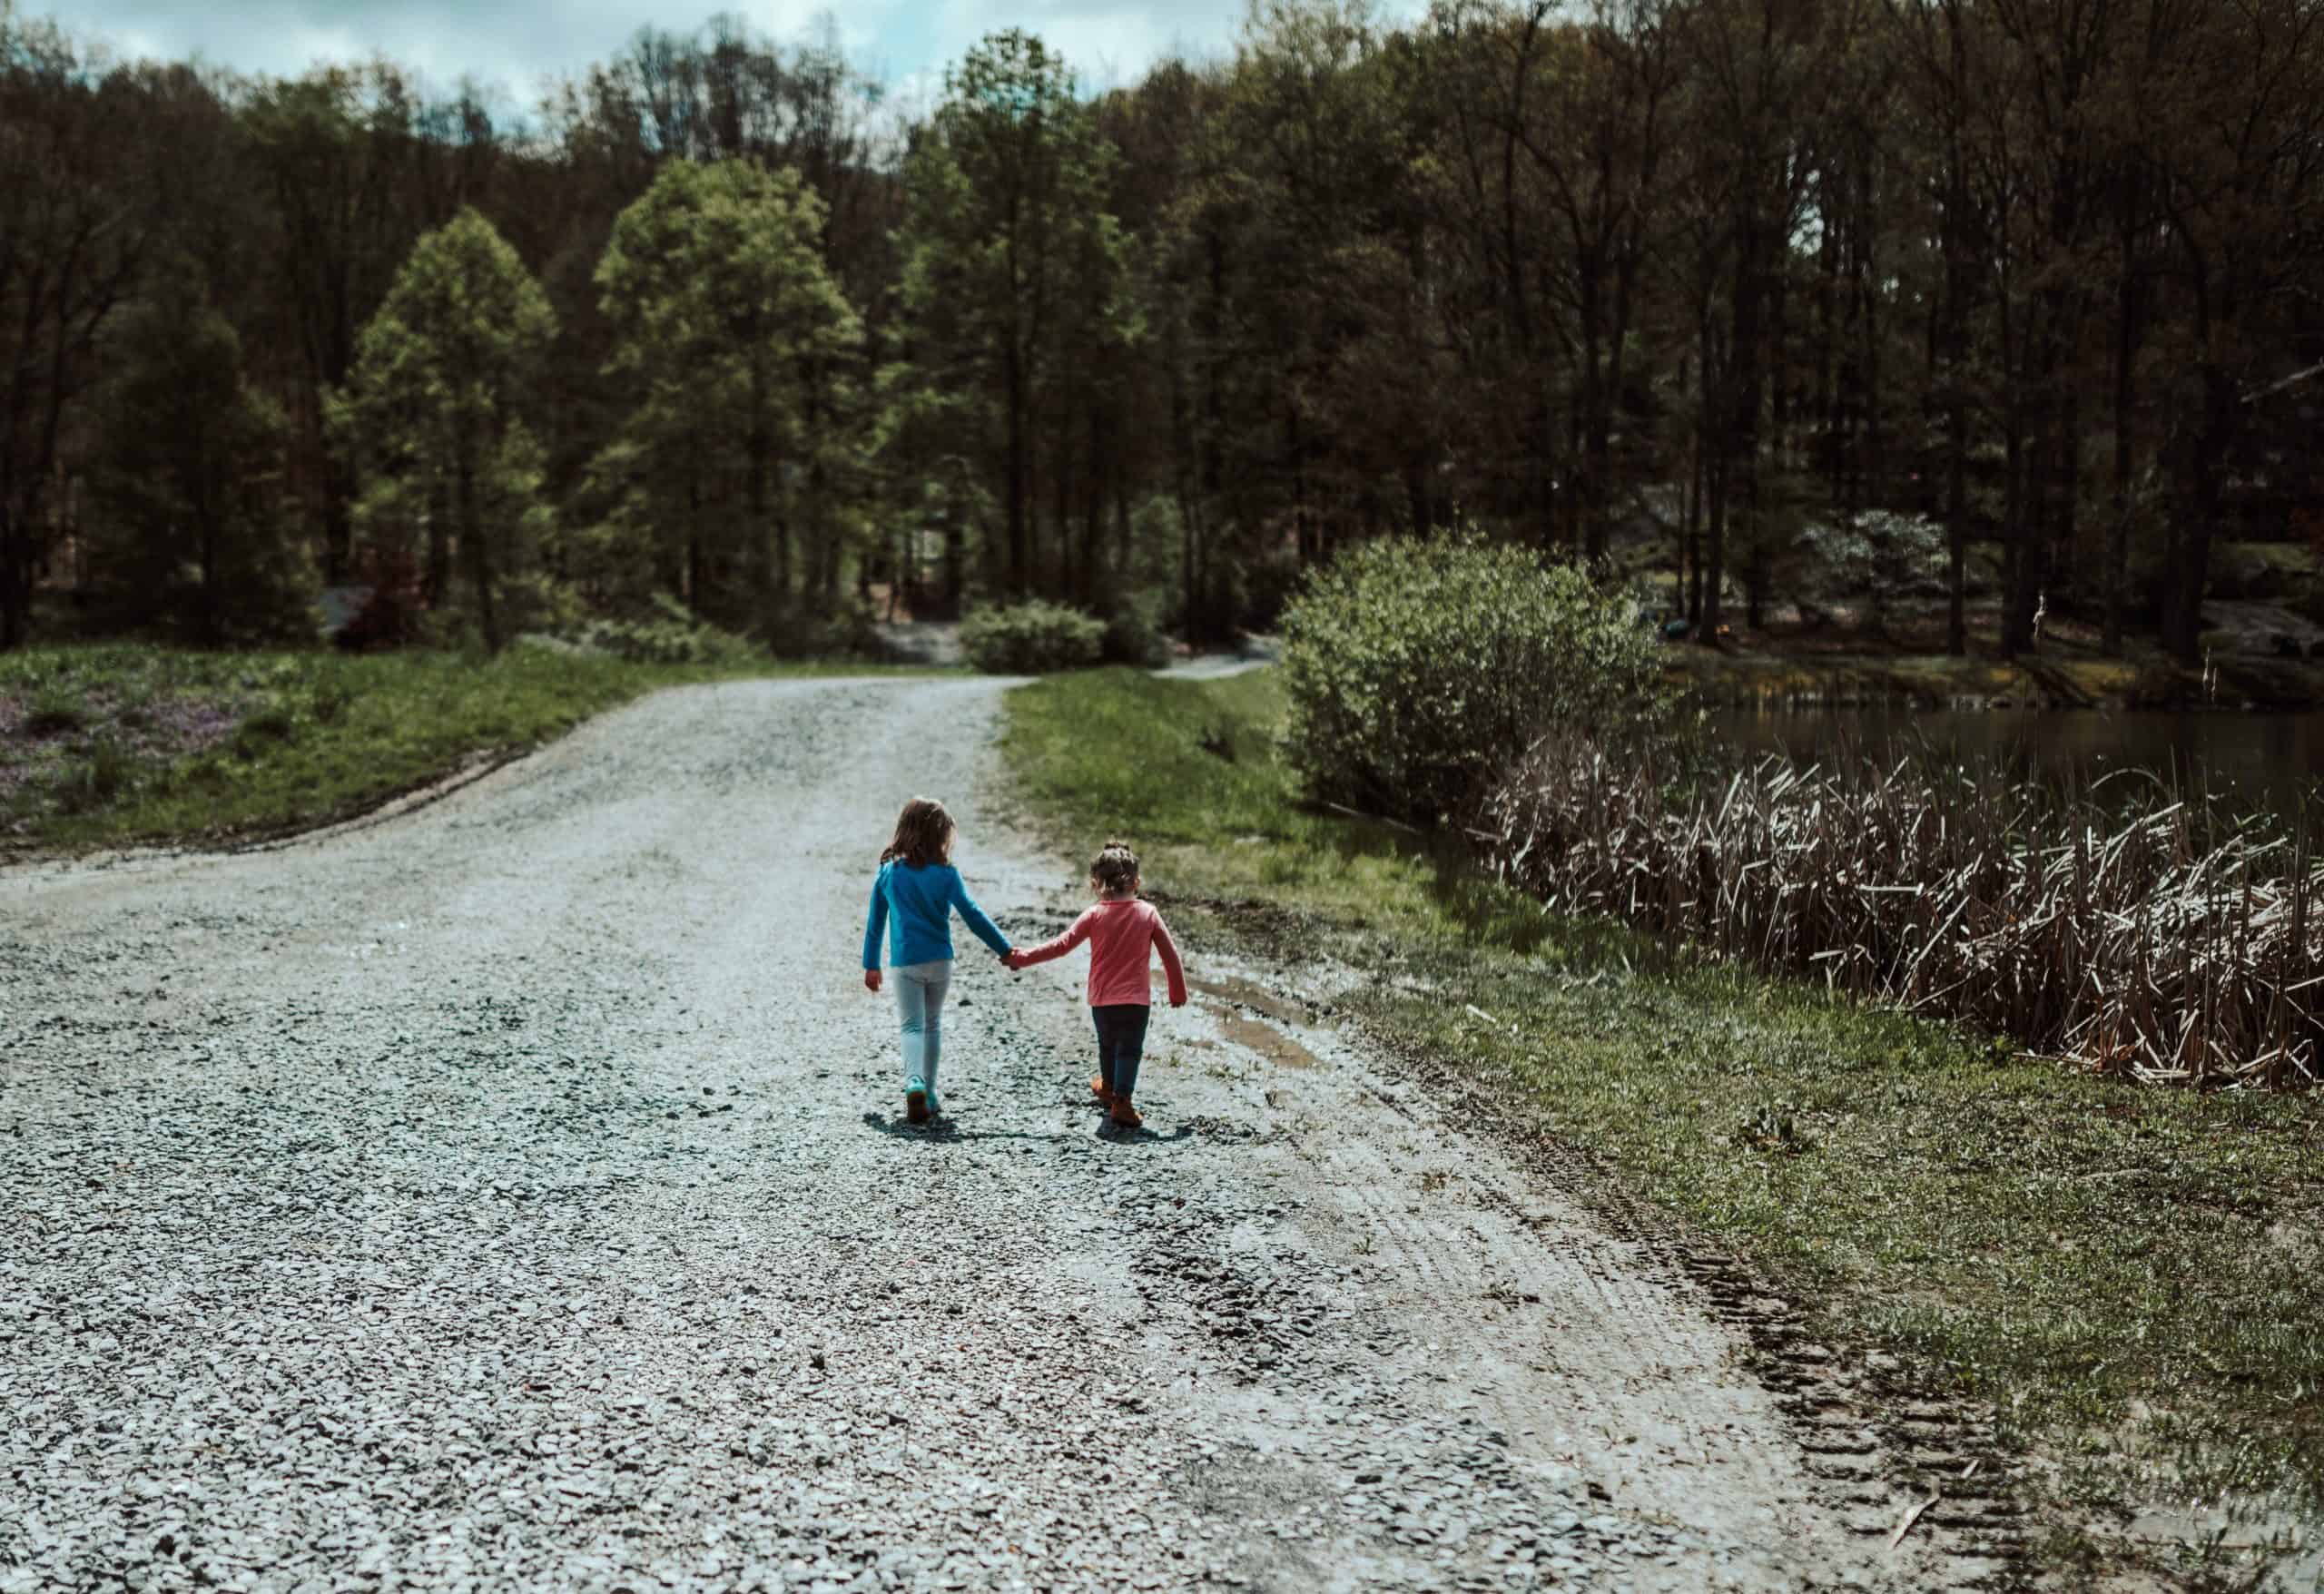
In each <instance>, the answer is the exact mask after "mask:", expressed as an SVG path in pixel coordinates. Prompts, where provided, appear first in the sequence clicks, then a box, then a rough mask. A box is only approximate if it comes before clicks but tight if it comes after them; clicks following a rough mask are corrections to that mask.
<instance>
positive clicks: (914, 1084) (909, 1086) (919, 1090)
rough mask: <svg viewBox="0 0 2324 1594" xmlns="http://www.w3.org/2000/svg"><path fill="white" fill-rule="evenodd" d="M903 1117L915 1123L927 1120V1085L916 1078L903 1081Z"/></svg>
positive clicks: (922, 1122)
mask: <svg viewBox="0 0 2324 1594" xmlns="http://www.w3.org/2000/svg"><path fill="white" fill-rule="evenodd" d="M904 1117H907V1118H909V1119H911V1121H912V1122H913V1123H915V1124H924V1123H926V1122H928V1087H927V1086H926V1085H923V1084H922V1083H921V1081H919V1080H918V1079H907V1080H905V1081H904Z"/></svg>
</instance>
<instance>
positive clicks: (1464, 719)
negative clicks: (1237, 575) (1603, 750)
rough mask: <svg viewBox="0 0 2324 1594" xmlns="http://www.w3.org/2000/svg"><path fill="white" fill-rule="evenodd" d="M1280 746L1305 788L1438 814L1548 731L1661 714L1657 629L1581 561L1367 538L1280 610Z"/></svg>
mask: <svg viewBox="0 0 2324 1594" xmlns="http://www.w3.org/2000/svg"><path fill="white" fill-rule="evenodd" d="M1283 640H1284V652H1283V673H1284V684H1285V689H1286V690H1287V691H1288V693H1289V694H1290V699H1291V711H1290V715H1289V722H1288V727H1287V730H1286V732H1285V737H1286V747H1285V751H1286V753H1288V755H1289V757H1290V760H1291V762H1292V764H1293V766H1294V767H1295V768H1296V769H1297V770H1298V771H1299V772H1300V774H1301V776H1302V777H1303V779H1304V780H1305V782H1306V785H1307V787H1308V790H1309V792H1310V793H1311V794H1312V795H1314V796H1315V797H1319V798H1323V799H1325V800H1328V801H1337V802H1344V803H1348V804H1351V805H1353V806H1355V807H1359V808H1362V809H1364V810H1366V811H1368V812H1374V813H1379V814H1384V815H1387V816H1390V817H1393V818H1398V819H1407V820H1413V821H1418V822H1423V823H1426V822H1434V821H1437V820H1440V819H1443V818H1444V817H1445V816H1447V815H1450V814H1452V813H1453V812H1456V811H1457V810H1459V809H1460V808H1461V807H1462V805H1463V804H1465V803H1467V802H1470V801H1472V799H1473V798H1474V797H1475V796H1477V795H1478V794H1479V793H1480V792H1481V791H1482V786H1483V785H1484V783H1485V782H1488V781H1489V780H1490V779H1492V777H1493V776H1496V775H1498V774H1500V773H1501V772H1502V771H1503V770H1505V769H1506V768H1508V767H1509V765H1510V764H1511V763H1513V762H1514V761H1515V760H1516V758H1517V757H1518V755H1519V754H1521V753H1523V752H1524V750H1525V748H1526V747H1527V745H1528V744H1529V743H1531V742H1532V740H1533V739H1534V738H1535V737H1536V736H1538V735H1540V734H1541V733H1542V732H1544V731H1547V730H1551V729H1553V728H1567V729H1572V730H1578V731H1582V732H1586V733H1589V734H1590V735H1593V736H1596V737H1599V738H1600V739H1601V740H1606V741H1609V742H1613V743H1620V742H1621V741H1622V740H1624V739H1625V738H1627V737H1631V736H1635V735H1637V734H1640V733H1646V732H1649V731H1651V730H1654V729H1656V728H1658V727H1659V726H1660V725H1662V724H1664V723H1667V721H1668V706H1669V694H1668V691H1667V689H1666V688H1665V687H1664V686H1663V684H1662V681H1661V670H1660V664H1659V660H1658V658H1657V657H1656V652H1655V649H1656V644H1655V642H1654V639H1653V638H1652V636H1650V635H1649V634H1648V633H1647V632H1646V631H1645V630H1643V629H1642V628H1640V626H1639V625H1637V624H1635V620H1634V615H1633V613H1632V607H1631V605H1630V603H1629V602H1628V601H1627V600H1626V599H1625V598H1624V597H1622V595H1620V594H1619V593H1615V592H1611V591H1606V590H1601V589H1600V588H1599V587H1598V586H1596V585H1593V584H1592V583H1591V582H1590V578H1589V577H1588V576H1585V575H1584V574H1583V573H1582V572H1581V571H1580V570H1578V569H1575V568H1573V567H1572V566H1551V565H1548V564H1546V563H1544V562H1543V561H1542V559H1541V556H1539V555H1537V554H1535V553H1534V552H1532V551H1531V550H1530V549H1525V548H1518V547H1510V546H1495V545H1491V544H1487V543H1484V542H1482V541H1479V540H1477V539H1475V538H1472V537H1452V538H1446V539H1444V540H1441V541H1432V542H1421V541H1413V540H1409V539H1401V538H1400V539H1395V540H1384V541H1380V542H1374V543H1368V544H1365V545H1364V546H1360V547H1358V548H1356V549H1354V550H1353V551H1352V552H1349V553H1346V554H1343V555H1342V556H1340V557H1339V558H1338V559H1336V560H1334V562H1333V563H1332V564H1331V565H1330V566H1326V567H1324V569H1322V570H1320V571H1318V572H1316V573H1315V576H1313V577H1311V578H1310V579H1309V581H1308V583H1307V585H1305V588H1304V589H1302V591H1301V592H1300V593H1299V595H1297V596H1296V597H1295V598H1294V599H1293V601H1292V603H1291V604H1290V605H1289V606H1288V607H1287V608H1286V609H1285V611H1284V616H1283Z"/></svg>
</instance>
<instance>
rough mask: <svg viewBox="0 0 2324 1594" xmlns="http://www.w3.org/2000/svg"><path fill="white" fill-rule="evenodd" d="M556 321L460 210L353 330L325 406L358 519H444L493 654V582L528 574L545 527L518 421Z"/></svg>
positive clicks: (396, 523) (499, 639) (387, 533)
mask: <svg viewBox="0 0 2324 1594" xmlns="http://www.w3.org/2000/svg"><path fill="white" fill-rule="evenodd" d="M555 334H556V318H555V316H554V315H553V314H552V313H551V311H550V310H549V304H548V299H547V295H545V294H544V293H543V292H542V291H541V288H540V284H539V283H537V282H536V281H535V280H533V276H532V273H530V272H529V271H526V270H525V265H524V262H523V261H520V260H518V259H517V251H515V250H513V249H511V248H510V247H509V246H508V244H507V241H506V240H505V239H503V238H502V237H501V236H500V234H499V233H498V232H497V231H494V230H493V227H492V223H491V222H489V221H486V220H485V219H484V218H483V217H482V216H480V215H478V213H477V212H474V211H472V210H464V211H462V212H460V213H459V214H458V216H457V217H455V218H454V219H453V220H452V221H449V222H448V223H447V224H446V225H444V226H442V227H439V228H438V229H437V230H436V231H433V232H428V233H426V234H423V235H422V236H421V238H420V240H419V242H418V243H417V244H416V245H414V246H413V248H412V251H411V254H410V257H409V259H407V260H406V261H404V265H403V270H402V271H401V272H399V274H398V276H397V278H396V280H395V283H394V286H392V287H391V288H389V290H388V296H387V300H386V302H384V303H383V304H381V305H380V307H379V313H378V314H377V315H375V316H373V317H372V318H371V320H370V321H369V324H368V325H366V326H365V327H364V329H363V335H362V337H361V338H360V339H359V340H358V343H357V354H356V363H355V369H354V372H353V375H352V378H351V379H350V382H349V385H348V390H347V392H346V393H345V395H344V396H343V397H342V398H340V400H339V402H338V403H337V405H336V406H335V414H334V429H335V431H336V433H337V435H338V436H339V437H340V438H341V439H342V443H343V446H345V447H346V448H348V449H349V450H350V452H351V454H352V455H353V457H354V458H355V459H356V461H357V469H358V472H359V478H360V479H361V481H362V483H363V491H362V496H361V499H360V504H359V519H360V521H361V522H362V524H363V525H364V526H365V528H366V529H367V530H370V531H372V532H373V533H374V535H375V536H380V537H382V538H384V539H386V540H389V541H391V542H392V541H399V540H402V539H404V538H406V537H408V536H409V532H410V530H411V528H412V527H413V526H425V525H428V524H429V523H431V522H433V523H436V524H439V525H440V524H447V523H448V526H449V529H450V533H451V536H452V537H454V538H456V539H457V545H458V546H457V549H456V550H455V551H456V553H457V556H458V560H459V563H460V564H461V565H463V566H465V567H466V569H467V572H468V583H469V593H470V596H471V598H472V600H473V602H474V603H475V605H476V619H477V623H478V627H479V629H480V631H481V633H482V635H483V638H484V643H485V645H486V646H487V647H488V648H490V649H492V650H493V651H495V652H497V651H498V650H499V648H500V646H501V644H503V643H504V642H506V641H507V637H508V635H509V631H510V627H509V625H507V619H508V618H509V617H508V616H507V615H505V614H504V613H503V605H502V604H501V601H500V596H501V588H502V585H503V584H504V583H506V582H507V581H508V580H509V579H510V578H511V577H512V576H520V575H524V574H527V573H528V572H527V567H528V566H529V563H530V558H531V554H532V551H533V549H534V548H535V546H537V543H538V541H539V539H540V535H541V533H542V531H543V529H544V528H545V526H546V525H547V510H546V507H544V506H543V505H542V503H541V501H540V499H539V496H538V492H539V482H540V464H539V449H538V447H537V444H536V443H535V441H534V438H533V434H532V433H531V431H530V430H529V429H528V428H527V426H526V423H525V418H524V417H525V409H526V401H527V396H528V394H529V393H530V392H531V390H532V381H533V377H534V375H535V373H536V372H537V369H538V368H539V366H540V363H541V359H542V357H543V355H544V354H545V353H546V352H547V348H548V344H549V340H550V339H551V338H552V337H553V336H555Z"/></svg>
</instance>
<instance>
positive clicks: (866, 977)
mask: <svg viewBox="0 0 2324 1594" xmlns="http://www.w3.org/2000/svg"><path fill="white" fill-rule="evenodd" d="M863 989H866V990H868V991H874V992H876V991H877V990H878V989H880V971H879V970H878V969H865V970H864V971H863Z"/></svg>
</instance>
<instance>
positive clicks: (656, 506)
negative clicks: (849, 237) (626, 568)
mask: <svg viewBox="0 0 2324 1594" xmlns="http://www.w3.org/2000/svg"><path fill="white" fill-rule="evenodd" d="M822 225H823V207H822V202H821V201H819V200H818V199H816V197H815V196H814V194H813V193H812V192H809V191H808V189H807V188H806V186H805V185H804V183H803V182H802V181H801V180H800V177H799V174H798V173H797V172H793V171H791V170H788V169H785V170H783V171H779V172H769V171H767V170H765V169H764V168H763V167H761V166H759V165H758V164H757V163H755V162H750V161H740V160H736V161H721V162H716V163H715V164H711V165H698V164H695V163H694V162H686V161H680V162H673V163H672V164H670V165H668V166H665V167H664V168H663V170H662V172H661V174H660V175H659V176H658V177H656V178H655V181H654V186H653V187H652V188H651V189H649V190H647V191H646V192H645V195H644V196H643V197H642V198H640V199H639V200H637V201H636V202H635V203H633V204H631V205H630V207H629V208H628V209H627V210H625V211H624V212H622V213H621V216H620V218H619V220H618V221H615V225H614V231H613V238H612V241H610V242H609V243H608V244H607V245H606V252H605V255H604V257H603V258H602V259H601V260H600V261H599V262H598V265H597V272H596V282H597V287H598V290H599V291H600V294H601V299H600V307H601V309H602V311H603V313H604V315H605V318H606V322H607V324H608V326H609V327H610V328H611V330H612V333H613V339H614V340H613V351H612V357H611V359H610V360H609V361H608V363H607V366H606V375H607V376H608V377H611V378H614V379H617V381H618V382H619V384H620V386H621V388H622V389H623V391H625V393H627V394H629V395H631V396H632V402H631V405H630V407H629V408H628V411H627V413H626V414H625V416H624V418H623V419H622V420H621V422H620V423H619V426H618V429H617V430H616V432H615V437H614V438H613V439H612V441H611V442H610V443H609V444H608V445H607V446H606V449H605V451H604V452H603V453H601V454H600V456H599V458H598V459H597V461H596V467H595V469H594V473H593V474H594V476H595V477H596V481H597V484H598V486H599V487H600V488H601V490H603V491H604V492H606V495H607V496H608V497H610V498H611V499H612V501H613V506H614V509H613V514H612V516H611V517H610V518H611V520H612V523H613V526H614V528H615V537H614V541H615V543H616V544H617V545H625V546H629V547H631V548H633V549H638V550H649V549H650V550H651V555H650V557H651V559H652V563H653V567H654V570H655V575H656V577H657V579H658V580H659V582H660V584H661V585H678V582H677V581H675V580H672V579H669V578H670V577H671V576H677V575H679V574H680V570H679V566H680V564H681V561H682V566H683V581H684V590H685V594H686V597H687V599H688V601H689V602H691V603H692V604H694V606H695V607H696V608H698V609H702V610H704V612H707V613H712V614H714V615H717V617H719V618H720V619H722V620H729V621H734V620H743V621H749V620H755V621H757V622H758V623H759V624H760V625H763V627H764V628H765V629H766V630H767V631H768V632H769V633H770V635H773V636H774V637H775V639H776V640H778V641H779V640H780V639H781V637H780V633H781V630H782V627H783V625H784V623H785V616H786V615H788V614H789V612H790V610H791V607H792V605H793V598H794V596H795V595H796V594H795V592H794V582H793V571H794V569H795V568H799V567H800V566H801V565H802V561H801V560H800V559H799V558H798V557H797V554H796V550H795V549H794V546H793V545H794V542H796V541H799V540H802V539H801V537H800V536H799V534H800V533H801V532H802V531H803V533H804V536H803V541H804V543H805V553H806V556H807V557H806V559H805V561H804V569H805V570H806V572H807V573H808V575H809V576H811V577H820V576H823V574H824V573H825V572H827V571H835V569H836V565H835V561H834V560H833V558H832V549H831V547H830V546H829V545H830V543H831V542H832V539H833V538H835V537H837V536H839V527H840V526H841V525H842V521H843V517H842V513H841V509H842V506H841V505H840V504H839V502H838V499H839V498H840V497H841V496H842V493H843V491H844V488H845V480H844V478H845V477H847V476H848V475H849V474H850V466H851V459H850V455H851V452H852V449H851V439H852V428H850V427H849V426H848V425H847V424H846V421H847V419H848V416H849V412H850V411H851V410H852V399H853V394H854V391H855V387H856V384H855V382H854V381H853V376H854V372H855V368H856V366H857V364H858V362H859V360H860V359H861V353H862V325H861V323H860V322H859V321H858V320H857V318H856V314H855V311H854V310H853V309H852V307H850V305H849V304H848V302H847V299H846V296H845V295H844V294H842V292H841V291H840V289H839V286H838V284H837V283H836V282H835V281H834V280H832V275H831V273H830V272H829V271H827V270H826V269H825V268H824V265H823V259H822V251H821V242H820V241H821V237H822ZM644 562H645V561H643V560H638V561H635V562H634V563H635V564H637V565H642V564H644ZM731 573H739V574H740V576H742V578H743V579H742V584H741V587H742V597H741V600H740V602H739V603H738V602H737V601H736V600H735V598H734V595H733V594H732V593H731V591H729V590H728V584H727V583H726V581H725V580H724V577H725V576H728V575H729V574H731ZM808 585H809V587H810V588H811V589H812V588H813V587H815V586H816V585H821V583H820V582H819V581H817V580H814V579H811V580H810V581H809V583H808Z"/></svg>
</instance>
